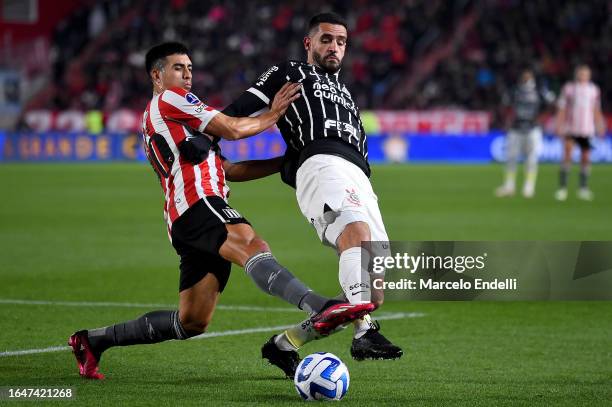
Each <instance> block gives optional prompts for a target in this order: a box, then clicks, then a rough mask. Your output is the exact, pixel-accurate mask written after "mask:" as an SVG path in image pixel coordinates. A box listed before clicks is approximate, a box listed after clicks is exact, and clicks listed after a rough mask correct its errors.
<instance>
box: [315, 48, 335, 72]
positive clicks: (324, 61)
mask: <svg viewBox="0 0 612 407" xmlns="http://www.w3.org/2000/svg"><path fill="white" fill-rule="evenodd" d="M312 56H313V58H314V60H315V62H316V63H317V65H319V66H320V67H321V68H322V69H323V70H324V71H325V72H327V73H331V74H334V73H336V72H338V71H339V70H340V68H341V67H342V62H341V61H340V60H336V59H329V56H330V55H328V56H327V58H323V56H321V54H319V53H317V52H313V53H312Z"/></svg>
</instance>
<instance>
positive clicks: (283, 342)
mask: <svg viewBox="0 0 612 407" xmlns="http://www.w3.org/2000/svg"><path fill="white" fill-rule="evenodd" d="M298 326H299V325H298ZM274 343H275V344H276V346H277V347H278V348H279V349H280V350H284V351H290V350H298V346H296V345H294V344H293V343H291V341H290V340H289V338H287V331H285V332H283V333H282V334H279V335H276V336H275V337H274Z"/></svg>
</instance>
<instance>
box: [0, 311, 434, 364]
mask: <svg viewBox="0 0 612 407" xmlns="http://www.w3.org/2000/svg"><path fill="white" fill-rule="evenodd" d="M423 316H425V314H423V313H421V312H395V313H389V314H381V315H378V316H377V317H376V319H377V320H379V321H384V320H391V319H405V318H419V317H423ZM293 326H295V324H293V325H280V326H268V327H260V328H247V329H234V330H230V331H220V332H207V333H204V334H202V335H198V336H194V337H193V338H190V339H192V340H193V339H208V338H218V337H220V336H236V335H246V334H252V333H260V332H272V331H282V330H284V329H289V328H291V327H293ZM71 349H72V348H71V347H70V346H51V347H48V348H40V349H23V350H11V351H5V352H0V357H8V356H23V355H33V354H36V353H51V352H61V351H67V350H71Z"/></svg>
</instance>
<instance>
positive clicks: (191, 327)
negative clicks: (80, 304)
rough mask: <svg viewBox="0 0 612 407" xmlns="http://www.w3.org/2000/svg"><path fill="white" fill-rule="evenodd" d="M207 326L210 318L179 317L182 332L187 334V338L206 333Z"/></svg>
mask: <svg viewBox="0 0 612 407" xmlns="http://www.w3.org/2000/svg"><path fill="white" fill-rule="evenodd" d="M208 324H210V318H202V317H196V316H189V315H187V316H185V317H181V325H182V326H183V330H184V331H185V332H186V333H187V335H188V336H189V337H192V336H196V335H200V334H203V333H204V332H206V328H208Z"/></svg>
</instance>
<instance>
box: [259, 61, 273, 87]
mask: <svg viewBox="0 0 612 407" xmlns="http://www.w3.org/2000/svg"><path fill="white" fill-rule="evenodd" d="M276 71H278V66H276V65H274V66H273V67H271V68H270V69H268V70H267V71H266V72H264V73H263V74H262V75H261V76H260V77H259V80H258V81H257V83H255V85H257V86H261V85H263V84H264V83H265V82H266V81H267V80H268V78H269V77H270V75H272V72H276Z"/></svg>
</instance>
